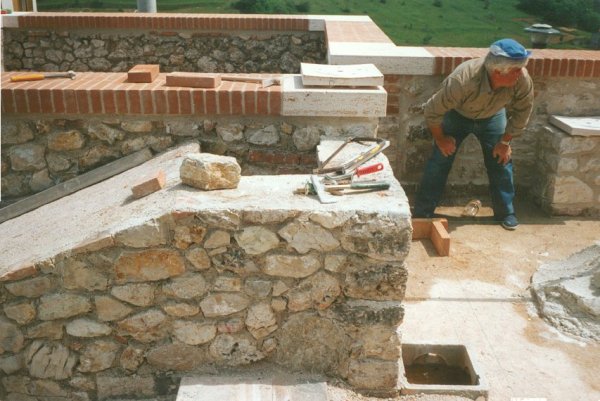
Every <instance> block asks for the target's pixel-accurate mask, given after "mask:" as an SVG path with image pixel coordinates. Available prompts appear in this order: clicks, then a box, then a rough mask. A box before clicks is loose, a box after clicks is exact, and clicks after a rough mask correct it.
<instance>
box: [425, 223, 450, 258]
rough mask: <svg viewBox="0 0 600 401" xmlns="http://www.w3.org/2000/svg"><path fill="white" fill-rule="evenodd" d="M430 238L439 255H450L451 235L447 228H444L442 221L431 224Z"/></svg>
mask: <svg viewBox="0 0 600 401" xmlns="http://www.w3.org/2000/svg"><path fill="white" fill-rule="evenodd" d="M430 238H431V242H432V243H433V246H434V247H435V249H436V251H437V253H438V255H440V256H448V255H450V234H448V231H447V226H446V227H444V224H443V223H442V222H441V221H434V222H432V223H431V237H430Z"/></svg>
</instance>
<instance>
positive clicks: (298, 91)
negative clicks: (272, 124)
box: [281, 75, 387, 117]
mask: <svg viewBox="0 0 600 401" xmlns="http://www.w3.org/2000/svg"><path fill="white" fill-rule="evenodd" d="M282 89H283V93H282V105H281V115H284V116H313V117H324V116H325V117H327V116H329V117H383V116H385V112H386V103H387V92H386V91H385V89H383V87H381V86H378V87H373V88H368V89H365V88H358V89H346V88H343V89H342V88H306V87H304V86H303V85H302V77H301V76H300V75H289V76H286V77H285V78H284V79H283V82H282Z"/></svg>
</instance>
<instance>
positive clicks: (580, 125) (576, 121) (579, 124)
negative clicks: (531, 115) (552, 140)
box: [550, 116, 600, 136]
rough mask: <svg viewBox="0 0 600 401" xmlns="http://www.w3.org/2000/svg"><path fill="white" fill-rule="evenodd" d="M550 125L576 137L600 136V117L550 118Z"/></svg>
mask: <svg viewBox="0 0 600 401" xmlns="http://www.w3.org/2000/svg"><path fill="white" fill-rule="evenodd" d="M550 123H552V124H553V125H555V126H557V127H558V128H560V129H562V130H563V131H565V132H567V133H569V134H570V135H578V136H600V117H563V116H550Z"/></svg>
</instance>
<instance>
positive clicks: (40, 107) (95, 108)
mask: <svg viewBox="0 0 600 401" xmlns="http://www.w3.org/2000/svg"><path fill="white" fill-rule="evenodd" d="M15 75H19V73H18V72H8V73H4V74H2V81H1V82H2V113H6V114H26V113H42V114H118V115H146V116H148V115H180V116H185V115H188V116H189V115H249V116H252V115H279V114H280V112H281V86H279V85H277V86H271V87H267V88H262V87H261V86H260V85H258V84H255V83H244V82H222V84H221V85H220V86H219V87H217V88H210V89H198V88H182V87H167V86H166V85H165V74H160V75H159V77H158V78H157V79H156V80H155V81H154V82H152V83H147V84H140V83H129V82H127V75H125V74H122V73H90V72H87V73H78V74H77V77H76V79H74V80H72V81H69V80H65V79H54V80H51V79H48V80H43V81H29V82H20V83H11V82H10V77H11V76H15Z"/></svg>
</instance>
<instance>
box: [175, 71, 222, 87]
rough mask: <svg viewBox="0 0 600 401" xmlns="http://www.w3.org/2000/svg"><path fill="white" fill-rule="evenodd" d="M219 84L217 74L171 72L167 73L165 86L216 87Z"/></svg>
mask: <svg viewBox="0 0 600 401" xmlns="http://www.w3.org/2000/svg"><path fill="white" fill-rule="evenodd" d="M219 85H221V76H220V75H219V74H211V73H202V72H171V73H169V74H167V86H183V87H189V88H216V87H217V86H219Z"/></svg>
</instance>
